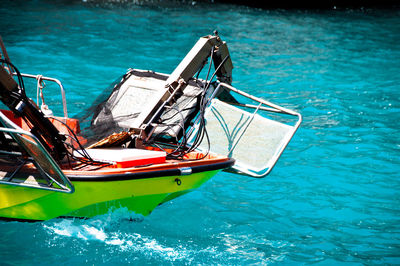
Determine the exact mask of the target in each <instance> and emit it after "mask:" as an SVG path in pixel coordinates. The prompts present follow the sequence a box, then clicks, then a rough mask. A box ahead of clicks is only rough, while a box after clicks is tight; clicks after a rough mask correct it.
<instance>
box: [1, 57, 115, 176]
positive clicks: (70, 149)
mask: <svg viewBox="0 0 400 266" xmlns="http://www.w3.org/2000/svg"><path fill="white" fill-rule="evenodd" d="M0 63H2V65H6V66H7V68H8V70H9V72H11V73H12V72H14V71H15V74H13V75H16V76H17V78H18V90H17V91H7V95H6V94H4V95H0V96H1V99H2V100H3V101H4V102H5V103H6V105H8V106H13V105H14V104H15V103H14V102H13V101H20V100H25V101H29V100H28V98H27V96H26V91H25V85H24V81H23V78H22V75H21V73H20V72H19V70H18V68H17V67H16V66H14V65H13V64H12V63H11V62H9V61H8V60H4V59H0ZM42 115H43V114H42ZM21 117H22V119H24V121H25V122H26V124H27V125H28V126H29V127H30V129H31V132H32V133H33V134H34V135H35V136H36V137H37V138H38V139H39V140H41V139H42V136H38V135H37V134H40V132H37V130H36V129H35V126H37V125H34V124H32V122H31V121H29V120H27V118H26V117H25V116H24V115H21ZM43 117H45V116H44V115H43ZM52 119H54V120H56V121H58V122H60V123H61V124H63V125H64V126H65V127H66V128H67V129H68V131H69V132H70V133H71V134H72V135H70V134H66V135H65V137H69V138H70V139H71V140H72V142H75V143H76V144H77V146H78V147H79V150H77V149H76V148H75V146H74V145H72V144H69V143H68V142H67V141H65V138H64V137H63V136H62V134H60V132H59V131H57V134H58V136H53V140H54V141H57V144H58V145H59V146H61V147H62V151H60V152H62V153H64V152H65V153H66V154H65V155H66V158H67V161H68V165H69V167H70V168H73V167H72V164H71V161H74V163H75V165H78V166H77V167H78V168H82V167H85V166H89V165H90V166H97V167H100V168H101V167H104V166H107V165H109V164H108V163H104V162H98V161H95V160H93V159H92V158H91V157H90V156H89V154H88V153H87V152H86V150H85V149H84V148H83V146H82V145H81V143H80V142H79V139H78V137H77V136H76V134H75V133H74V132H73V130H72V129H71V128H70V127H69V126H68V125H67V124H66V123H65V122H64V121H62V120H60V119H57V118H55V117H52ZM55 130H56V129H55ZM41 142H42V144H44V145H45V146H47V143H46V141H44V142H43V141H41ZM72 142H71V143H72ZM74 153H77V154H79V155H80V156H79V157H78V156H75V155H74ZM58 156H59V155H58ZM58 156H57V157H58ZM53 157H54V156H53ZM60 157H61V156H60ZM54 159H57V158H54ZM58 161H59V160H58ZM59 162H60V161H59ZM76 162H78V164H76ZM60 165H62V164H60ZM91 169H93V168H91ZM93 170H94V169H93Z"/></svg>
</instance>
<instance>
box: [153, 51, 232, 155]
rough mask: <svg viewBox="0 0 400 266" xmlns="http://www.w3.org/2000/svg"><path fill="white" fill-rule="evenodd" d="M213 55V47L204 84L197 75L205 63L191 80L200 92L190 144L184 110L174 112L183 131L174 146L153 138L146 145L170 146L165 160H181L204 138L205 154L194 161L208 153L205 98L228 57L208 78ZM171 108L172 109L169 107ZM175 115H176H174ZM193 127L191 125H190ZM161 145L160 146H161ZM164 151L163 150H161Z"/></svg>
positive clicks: (207, 101) (206, 101) (197, 146)
mask: <svg viewBox="0 0 400 266" xmlns="http://www.w3.org/2000/svg"><path fill="white" fill-rule="evenodd" d="M213 54H214V47H213V48H212V49H211V56H210V62H209V66H208V71H207V75H206V79H205V81H204V82H200V81H199V75H200V73H201V71H202V70H203V68H204V66H205V64H206V61H205V62H204V64H203V65H202V67H201V68H200V69H199V70H198V72H197V74H196V77H195V78H193V80H194V81H195V83H196V84H197V86H198V87H199V88H200V89H201V90H202V92H201V94H200V95H199V98H200V99H198V100H199V106H198V108H199V112H198V118H197V120H198V121H199V122H198V123H199V124H198V130H197V132H195V134H196V135H195V136H194V138H193V139H192V141H191V143H189V142H188V140H189V137H190V136H188V132H187V131H186V129H185V127H184V117H183V115H182V111H184V110H176V111H177V114H178V113H179V114H180V115H181V116H182V120H181V121H180V123H179V126H180V127H181V128H182V131H183V136H182V138H181V139H180V140H178V139H176V143H177V144H176V145H171V143H165V142H157V141H154V137H153V138H152V139H151V141H150V142H151V143H148V144H153V145H156V146H157V147H159V148H160V149H163V147H162V146H171V147H173V149H172V151H170V152H167V158H170V159H178V160H181V159H182V158H183V157H184V156H185V155H186V154H188V153H190V152H192V151H195V150H196V149H198V148H199V146H200V145H201V144H202V143H203V141H204V138H206V141H207V150H206V152H204V153H203V156H202V157H200V158H197V159H196V160H201V159H204V158H205V157H206V156H207V155H208V153H209V151H210V139H209V136H208V133H207V128H206V120H205V111H206V107H207V105H208V103H209V99H208V98H207V97H206V94H207V91H208V89H209V88H210V85H211V84H212V80H213V79H214V77H215V75H216V74H217V72H218V70H219V69H220V68H221V67H222V65H223V64H224V63H225V62H226V60H228V58H229V55H228V56H226V57H225V58H224V59H223V60H222V61H221V63H220V64H219V65H218V66H217V67H216V68H215V71H214V73H213V74H212V75H211V78H210V79H208V78H209V75H210V73H211V65H212V61H213V60H212V59H213ZM170 108H172V107H170ZM175 115H176V114H175ZM164 120H165V119H164ZM160 124H162V125H164V126H167V127H168V126H169V127H171V126H174V125H176V124H174V125H167V124H163V123H160ZM192 126H193V125H192ZM161 145H162V146H161ZM163 150H164V149H163Z"/></svg>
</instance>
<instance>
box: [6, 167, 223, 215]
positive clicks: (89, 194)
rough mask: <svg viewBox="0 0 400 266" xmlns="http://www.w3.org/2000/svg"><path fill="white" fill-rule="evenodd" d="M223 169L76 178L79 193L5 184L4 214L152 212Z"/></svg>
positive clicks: (76, 189)
mask: <svg viewBox="0 0 400 266" xmlns="http://www.w3.org/2000/svg"><path fill="white" fill-rule="evenodd" d="M219 171H220V170H214V171H206V172H200V173H194V174H191V175H184V176H181V175H180V176H166V177H153V178H143V179H131V180H121V181H72V183H73V185H74V187H75V192H74V193H71V194H67V193H60V192H54V191H48V190H40V189H32V188H26V187H19V186H11V185H1V186H0V217H5V218H12V219H24V220H25V219H26V220H49V219H52V218H55V217H58V216H74V217H93V216H96V215H100V214H104V213H107V212H108V211H109V210H110V208H120V207H126V208H127V209H128V210H131V211H134V212H136V213H138V214H143V215H148V214H150V213H151V211H152V210H153V209H154V208H155V207H157V206H158V205H159V204H161V203H164V202H166V201H168V200H171V199H173V198H175V197H177V196H180V195H182V194H185V193H187V192H189V191H190V190H192V189H196V188H198V187H199V186H201V185H202V184H203V183H204V182H206V181H207V180H209V179H210V178H211V177H212V176H214V175H215V174H217V173H218V172H219ZM177 178H179V180H180V181H181V182H177V181H176V179H177ZM178 183H179V185H178Z"/></svg>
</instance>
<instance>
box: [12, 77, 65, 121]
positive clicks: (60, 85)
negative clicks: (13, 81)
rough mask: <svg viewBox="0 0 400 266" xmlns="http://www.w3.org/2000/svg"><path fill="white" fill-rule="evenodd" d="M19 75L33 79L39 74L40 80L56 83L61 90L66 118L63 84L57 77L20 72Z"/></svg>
mask: <svg viewBox="0 0 400 266" xmlns="http://www.w3.org/2000/svg"><path fill="white" fill-rule="evenodd" d="M13 75H14V76H15V75H17V73H15V72H14V73H13ZM21 76H22V77H26V78H33V79H38V77H39V76H40V79H42V80H47V81H52V82H55V83H57V85H58V86H59V87H60V91H61V97H62V104H63V111H64V117H65V118H68V111H67V100H66V98H65V90H64V86H63V85H62V83H61V81H59V80H58V79H55V78H50V77H44V76H41V75H32V74H25V73H21Z"/></svg>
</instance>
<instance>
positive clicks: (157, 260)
mask: <svg viewBox="0 0 400 266" xmlns="http://www.w3.org/2000/svg"><path fill="white" fill-rule="evenodd" d="M163 3H164V2H163ZM163 5H164V6H163V7H157V6H154V5H153V6H152V5H145V6H139V5H134V4H123V5H115V4H114V5H108V4H106V5H100V6H96V5H93V4H89V3H85V2H79V1H77V2H70V1H64V2H56V1H32V2H7V1H6V2H4V1H2V2H1V3H0V33H1V35H2V37H3V39H4V42H5V44H6V46H7V48H8V53H9V55H10V58H11V60H12V61H13V62H14V64H15V65H17V67H18V68H19V69H20V70H21V72H25V73H41V74H43V75H45V76H52V77H56V78H58V79H60V80H61V81H62V82H63V84H64V86H65V87H66V89H67V98H68V103H69V105H68V110H69V113H70V116H72V115H74V114H76V113H78V112H79V111H80V110H81V109H83V108H85V107H87V106H88V105H89V104H90V103H91V101H92V100H93V99H94V97H96V95H98V94H99V93H100V92H101V91H102V90H103V89H104V88H105V87H107V85H108V84H110V83H111V82H112V81H113V80H114V79H115V78H117V77H118V76H120V75H121V74H123V73H124V72H125V70H126V69H127V68H129V67H133V68H141V69H153V70H155V71H158V72H165V73H170V72H172V70H173V69H174V67H175V66H176V65H177V64H178V63H179V61H180V60H181V59H182V58H183V56H184V55H185V54H186V52H187V51H188V50H189V49H190V48H191V47H192V45H193V44H194V43H195V42H196V41H197V39H198V37H200V36H203V35H207V34H210V33H211V32H212V31H213V30H214V29H218V30H219V32H220V35H221V37H222V38H223V39H224V40H226V41H227V42H228V45H229V48H230V50H231V55H232V60H233V63H234V65H235V69H234V72H233V74H234V83H233V84H234V85H235V86H236V87H238V88H240V89H242V90H244V91H247V92H249V93H252V94H254V95H256V96H259V97H263V98H265V99H268V100H270V101H272V102H275V103H277V104H281V105H283V106H286V107H288V108H292V109H294V110H296V111H299V112H300V113H302V115H303V117H304V122H303V124H302V126H301V129H300V130H299V131H298V132H297V134H296V135H295V137H294V139H293V140H292V142H291V143H290V145H289V146H288V148H287V150H286V151H285V152H284V154H283V155H282V157H281V159H280V161H279V162H278V163H277V165H276V168H275V169H274V170H273V171H272V173H271V174H270V175H269V176H268V177H267V178H265V179H251V178H248V177H241V176H238V175H234V174H229V173H220V174H218V175H217V176H215V178H213V179H212V180H211V181H209V182H208V183H206V184H205V185H204V186H203V187H201V188H200V189H198V190H197V191H195V192H192V193H190V194H188V195H185V196H183V197H181V198H178V199H176V200H174V201H172V202H169V203H167V204H165V205H163V206H160V207H159V208H157V209H156V210H155V211H154V212H153V213H152V214H151V215H150V216H148V217H145V218H143V217H138V216H135V215H134V214H131V213H128V212H127V211H126V210H123V209H122V210H119V211H117V212H115V213H110V214H108V215H104V216H99V217H96V218H93V219H90V220H77V219H53V220H51V221H47V222H41V223H21V222H0V264H5V265H11V264H44V265H48V264H68V265H70V264H84V263H90V264H113V265H114V264H117V265H118V264H128V263H133V264H138V265H142V264H156V265H158V264H167V265H168V264H278V265H280V264H283V265H302V264H311V263H318V264H322V265H337V264H342V263H343V264H344V263H346V264H350V265H360V264H368V265H371V264H400V194H399V189H400V180H399V177H400V174H399V172H400V162H399V157H400V142H399V139H400V85H399V84H400V11H399V10H330V11H296V10H292V11H284V10H270V11H267V10H258V9H252V8H245V7H237V6H229V5H207V6H203V5H199V4H196V5H194V6H192V5H189V4H181V5H180V6H179V7H174V4H163ZM50 89H51V87H50V86H49V90H50ZM54 89H55V87H54ZM32 91H34V88H33V89H32ZM33 95H34V94H32V96H33ZM59 102H60V101H59V98H58V91H54V95H52V97H49V99H48V103H49V105H51V104H55V106H54V105H53V110H54V111H55V112H56V113H57V112H58V113H60V112H61V110H62V109H61V107H60V104H59ZM250 156H251V155H250Z"/></svg>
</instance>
